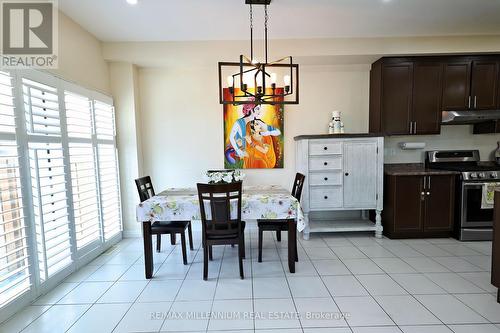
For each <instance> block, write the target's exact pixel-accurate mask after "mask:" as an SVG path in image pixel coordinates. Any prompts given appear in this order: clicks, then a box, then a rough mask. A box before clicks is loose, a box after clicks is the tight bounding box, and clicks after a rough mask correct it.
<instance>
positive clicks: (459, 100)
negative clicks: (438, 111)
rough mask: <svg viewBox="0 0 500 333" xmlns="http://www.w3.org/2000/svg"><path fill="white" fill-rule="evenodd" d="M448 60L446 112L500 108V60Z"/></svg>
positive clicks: (494, 58) (480, 58)
mask: <svg viewBox="0 0 500 333" xmlns="http://www.w3.org/2000/svg"><path fill="white" fill-rule="evenodd" d="M445 61H446V62H445V64H444V84H443V110H444V111H464V110H494V109H496V108H497V95H498V81H499V77H498V73H499V61H498V58H496V57H494V56H475V57H467V58H465V57H448V58H447V59H446V60H445Z"/></svg>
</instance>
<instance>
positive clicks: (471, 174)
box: [469, 172, 477, 179]
mask: <svg viewBox="0 0 500 333" xmlns="http://www.w3.org/2000/svg"><path fill="white" fill-rule="evenodd" d="M469 177H470V179H475V178H477V173H475V172H471V173H470V174H469Z"/></svg>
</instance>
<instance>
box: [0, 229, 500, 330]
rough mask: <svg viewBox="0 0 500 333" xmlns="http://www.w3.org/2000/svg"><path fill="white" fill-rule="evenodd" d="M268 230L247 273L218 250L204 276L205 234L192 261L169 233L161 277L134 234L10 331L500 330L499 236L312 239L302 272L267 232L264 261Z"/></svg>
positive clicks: (250, 235) (303, 247) (251, 247)
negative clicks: (494, 260)
mask: <svg viewBox="0 0 500 333" xmlns="http://www.w3.org/2000/svg"><path fill="white" fill-rule="evenodd" d="M256 235H257V233H256V229H255V226H254V225H252V224H249V230H247V235H246V240H247V247H248V248H247V249H246V250H247V259H246V260H245V277H246V279H245V280H240V279H239V272H238V264H237V263H238V261H237V248H231V247H216V248H214V259H215V260H214V261H213V262H211V263H210V267H209V281H203V280H202V252H201V251H200V249H199V246H200V245H199V243H200V241H199V230H197V231H195V241H196V243H197V246H196V250H195V251H191V252H190V253H189V265H188V266H184V265H183V264H182V257H181V252H180V248H179V246H171V245H170V244H169V243H170V242H169V239H168V238H167V237H164V241H163V242H162V243H163V244H162V245H163V249H162V252H161V253H159V254H158V253H155V258H154V261H155V275H154V278H153V279H151V280H149V281H148V280H146V279H145V278H144V266H143V258H142V240H141V239H126V240H123V241H122V242H120V243H119V244H118V245H117V246H115V247H114V248H113V249H111V250H110V251H108V252H107V253H105V254H103V255H101V256H100V257H98V258H97V259H96V260H94V261H93V262H92V263H90V264H89V265H87V266H86V267H84V268H82V269H81V270H79V271H78V272H76V273H74V274H73V275H71V276H69V277H68V278H67V279H66V280H65V281H64V283H61V284H60V285H59V286H58V287H57V288H56V289H54V290H53V291H51V292H50V293H48V294H47V295H44V296H42V297H40V298H39V299H38V300H36V301H35V302H34V303H33V305H31V306H29V307H27V308H25V309H24V310H22V311H20V312H19V313H18V314H17V315H16V316H14V317H13V318H11V319H10V320H9V321H7V322H5V323H3V325H1V326H0V332H8V333H13V332H21V331H22V332H37V333H38V332H50V333H57V332H93V333H94V332H103V333H105V332H179V331H190V332H206V331H210V332H234V331H238V332H259V333H264V332H282V333H285V332H291V333H295V332H305V333H322V332H328V333H330V332H331V333H347V332H351V333H374V332H381V333H392V332H400V333H401V332H404V333H440V332H443V333H444V332H455V333H462V332H467V333H469V332H478V333H481V332H485V333H490V332H500V304H498V303H496V289H495V288H494V287H493V286H492V285H491V284H490V281H489V280H490V272H489V270H490V264H491V256H490V254H491V242H467V243H461V242H458V241H456V240H453V239H424V240H390V239H387V238H383V239H375V238H374V237H373V236H372V235H370V234H347V235H346V234H343V235H332V234H322V235H312V237H311V240H309V241H303V240H300V245H299V260H300V261H299V262H298V263H297V272H296V274H290V273H289V272H288V267H287V262H286V260H287V250H286V247H287V242H286V235H285V234H283V235H282V237H283V241H282V242H281V243H278V242H276V241H275V239H274V234H272V233H266V234H265V240H264V253H263V255H264V262H263V263H258V262H257V251H256V248H257V237H256ZM340 313H344V314H345V317H342V316H340V315H339V314H340Z"/></svg>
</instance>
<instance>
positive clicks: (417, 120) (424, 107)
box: [411, 61, 443, 134]
mask: <svg viewBox="0 0 500 333" xmlns="http://www.w3.org/2000/svg"><path fill="white" fill-rule="evenodd" d="M442 77H443V65H442V64H441V63H440V62H431V61H419V62H415V65H414V72H413V108H412V117H411V119H412V121H413V132H414V134H439V133H440V132H441V97H442V94H441V87H442V84H443V83H442Z"/></svg>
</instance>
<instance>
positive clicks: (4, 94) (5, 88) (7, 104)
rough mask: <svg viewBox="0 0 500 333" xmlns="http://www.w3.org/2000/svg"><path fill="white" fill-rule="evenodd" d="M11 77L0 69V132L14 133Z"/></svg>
mask: <svg viewBox="0 0 500 333" xmlns="http://www.w3.org/2000/svg"><path fill="white" fill-rule="evenodd" d="M12 90H13V86H12V77H11V76H10V74H9V73H7V72H2V71H0V133H15V131H16V124H15V117H14V96H13V91H12Z"/></svg>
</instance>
